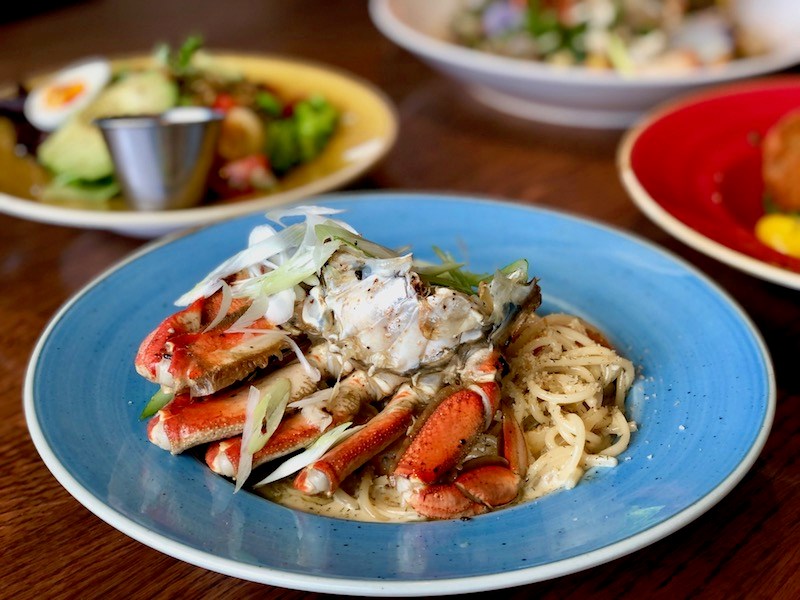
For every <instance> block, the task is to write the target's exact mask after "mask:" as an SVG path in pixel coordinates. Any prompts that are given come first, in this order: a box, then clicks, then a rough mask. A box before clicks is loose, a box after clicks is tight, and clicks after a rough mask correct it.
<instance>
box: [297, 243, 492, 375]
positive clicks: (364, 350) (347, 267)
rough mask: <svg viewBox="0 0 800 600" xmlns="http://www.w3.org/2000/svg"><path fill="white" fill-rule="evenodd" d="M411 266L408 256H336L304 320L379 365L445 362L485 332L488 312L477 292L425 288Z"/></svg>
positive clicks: (396, 367) (347, 351)
mask: <svg viewBox="0 0 800 600" xmlns="http://www.w3.org/2000/svg"><path fill="white" fill-rule="evenodd" d="M411 266H412V261H411V255H407V256H401V257H398V258H394V259H384V260H371V259H364V258H362V257H359V256H354V255H352V254H348V253H338V254H336V255H334V256H333V258H331V260H330V261H329V262H328V264H327V265H326V266H325V267H324V269H323V272H322V284H321V285H319V286H317V287H315V288H313V289H312V290H311V291H310V292H309V294H308V296H307V298H306V299H305V304H304V306H303V314H302V317H303V322H304V323H305V325H306V326H307V327H309V328H310V330H311V332H312V333H314V334H317V335H321V336H322V337H323V338H325V339H327V340H329V341H330V342H331V343H333V344H335V345H336V346H337V347H339V348H340V351H341V352H342V354H344V355H345V356H348V357H351V358H354V359H356V360H359V361H361V362H364V363H365V364H368V365H370V366H371V367H372V368H374V369H387V370H391V371H394V372H396V373H408V372H411V371H415V370H417V369H419V368H420V367H423V366H430V365H435V364H442V363H444V362H446V361H447V360H449V359H450V358H452V357H453V356H454V354H455V352H456V351H457V349H458V348H459V346H460V345H461V344H463V343H466V342H469V341H472V340H475V339H478V338H480V337H481V336H482V335H483V329H484V328H485V327H486V323H485V321H486V317H485V315H484V314H483V313H482V312H481V310H480V309H481V306H480V305H479V303H478V300H477V298H476V297H470V296H467V295H465V294H462V293H460V292H456V291H454V290H451V289H448V288H441V287H440V288H436V289H434V290H433V291H432V293H430V294H428V295H423V294H420V291H421V289H422V283H421V282H420V280H419V277H418V276H417V275H416V273H414V272H413V271H411Z"/></svg>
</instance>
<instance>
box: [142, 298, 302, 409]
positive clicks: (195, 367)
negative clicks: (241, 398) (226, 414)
mask: <svg viewBox="0 0 800 600" xmlns="http://www.w3.org/2000/svg"><path fill="white" fill-rule="evenodd" d="M249 304H250V301H249V300H246V299H241V298H235V299H233V300H232V301H231V303H230V306H229V307H228V310H227V312H226V314H225V316H224V318H222V320H221V321H220V322H219V323H217V324H216V325H215V326H214V327H213V328H211V329H207V328H208V326H209V325H210V324H212V323H213V321H214V319H215V318H216V316H217V313H218V312H219V311H220V309H221V308H222V294H221V292H216V293H215V294H213V295H212V296H210V297H209V298H200V299H198V300H196V301H195V302H194V303H192V304H191V305H190V306H188V307H187V308H185V309H184V310H182V311H179V312H177V313H175V314H173V315H171V316H169V317H167V318H166V319H164V321H163V322H162V323H161V324H160V325H159V326H158V327H157V328H156V329H155V330H153V331H152V332H151V333H150V334H149V335H148V336H147V337H146V338H145V339H144V341H143V342H142V343H141V345H140V346H139V350H138V352H137V353H136V359H135V361H134V363H135V366H136V371H137V372H138V373H139V374H140V375H142V376H143V377H145V378H146V379H148V380H150V381H152V382H154V383H158V384H160V385H163V386H165V387H169V388H172V389H174V390H176V391H177V392H183V391H185V390H187V389H188V391H189V392H190V393H191V395H192V396H207V395H209V394H212V393H214V392H216V391H218V390H221V389H223V388H225V387H227V386H229V385H231V384H233V383H235V382H236V381H239V380H241V379H243V378H244V377H246V376H247V375H249V374H250V373H252V372H253V371H254V370H255V369H259V368H264V367H266V366H267V365H268V364H269V362H270V360H271V358H272V357H273V356H281V354H282V352H283V351H284V350H286V349H287V348H289V347H290V346H291V342H290V341H289V340H288V338H287V336H286V335H285V334H283V332H281V331H280V330H279V329H277V328H276V327H275V326H274V325H272V324H271V323H270V322H269V321H267V320H266V319H264V318H261V319H258V320H257V321H255V322H254V323H253V324H252V325H251V328H253V329H256V330H260V331H261V333H249V332H244V331H238V332H230V331H227V330H228V328H229V327H230V325H231V324H232V323H233V322H234V321H235V320H236V319H238V318H239V317H240V316H241V315H242V314H243V313H244V312H245V311H246V310H247V308H248V306H249ZM265 330H267V333H263V332H264V331H265ZM270 330H271V331H270ZM273 332H274V333H273Z"/></svg>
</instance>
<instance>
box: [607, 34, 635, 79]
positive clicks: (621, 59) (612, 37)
mask: <svg viewBox="0 0 800 600" xmlns="http://www.w3.org/2000/svg"><path fill="white" fill-rule="evenodd" d="M608 60H609V61H610V62H611V65H612V66H613V67H614V68H615V69H616V70H617V72H619V74H620V75H633V74H634V71H635V70H636V65H635V64H634V62H633V59H632V58H631V55H630V53H629V52H628V48H627V47H626V46H625V42H624V41H623V39H622V38H621V37H620V36H619V35H617V34H616V33H610V34H609V36H608Z"/></svg>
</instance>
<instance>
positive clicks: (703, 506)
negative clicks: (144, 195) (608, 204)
mask: <svg viewBox="0 0 800 600" xmlns="http://www.w3.org/2000/svg"><path fill="white" fill-rule="evenodd" d="M376 197H377V198H381V199H383V200H398V199H403V200H405V201H407V200H419V199H429V200H430V199H434V200H437V201H442V200H444V201H453V202H456V203H463V202H473V203H491V204H493V205H498V204H501V205H506V206H508V207H510V208H514V209H516V210H529V211H532V212H539V213H544V214H546V215H550V216H552V217H556V218H558V219H565V220H568V221H573V222H576V223H578V224H583V225H587V224H588V225H590V226H592V227H594V228H597V229H599V230H604V231H606V232H610V233H612V234H613V235H615V236H619V237H621V238H627V239H628V240H632V241H633V242H635V243H636V244H639V245H643V246H646V247H647V248H649V249H650V250H651V251H654V252H655V253H657V254H660V255H663V256H665V257H666V258H668V259H670V260H671V261H673V262H675V263H677V264H678V266H680V267H681V268H683V269H685V270H686V271H688V272H689V273H690V274H691V275H692V276H693V277H695V278H696V279H697V280H699V281H700V282H701V283H703V284H704V285H706V286H707V287H708V288H709V289H710V290H711V291H713V292H714V293H716V294H717V295H718V296H719V297H720V298H721V299H722V300H724V301H725V303H727V304H728V307H729V308H730V309H731V310H732V312H733V313H734V314H735V316H737V317H738V318H739V320H740V321H741V324H742V325H744V327H745V329H746V331H747V333H749V334H750V336H752V341H753V342H754V343H755V346H756V347H757V348H758V350H759V351H760V354H761V356H762V358H763V366H764V371H765V372H764V384H765V385H766V388H767V397H766V398H765V400H766V405H765V406H764V413H763V420H762V422H761V424H760V425H759V427H758V435H757V436H756V437H755V439H754V441H753V443H752V445H751V447H750V448H749V450H748V451H747V453H746V455H745V456H744V458H743V459H742V460H741V462H740V463H739V464H738V465H737V466H736V468H735V469H733V470H732V471H731V472H730V473H729V474H728V475H727V477H726V478H724V479H723V480H722V481H721V482H720V483H719V485H717V487H716V488H714V489H713V490H711V491H710V492H709V493H707V494H706V495H705V496H703V497H701V498H699V499H698V500H697V501H696V502H695V503H694V504H692V505H690V506H688V507H687V508H686V509H684V510H682V511H680V512H678V513H676V514H674V515H673V516H671V517H669V518H667V519H666V520H665V521H663V522H661V523H659V524H657V525H655V526H652V527H649V528H647V529H645V530H643V531H640V532H638V533H635V534H633V535H631V536H630V537H627V538H624V539H622V540H620V541H618V542H615V543H612V544H610V545H608V546H604V547H601V548H599V549H597V550H594V551H591V552H587V553H584V554H581V555H579V556H575V557H571V558H567V559H564V560H559V561H555V562H551V563H547V564H543V565H538V566H534V567H529V568H523V569H519V570H515V571H512V572H502V573H493V574H484V575H475V576H466V577H458V578H448V579H437V580H436V581H431V580H429V579H424V580H403V581H397V580H391V581H389V580H387V581H381V580H350V579H343V578H338V577H325V576H317V575H305V574H298V573H288V572H285V571H282V570H279V569H273V568H269V567H262V566H253V565H246V564H242V563H240V562H238V561H235V560H230V559H224V558H220V557H218V556H216V555H213V554H210V553H207V552H203V551H200V550H198V549H197V548H194V547H192V546H189V545H186V544H182V543H176V542H174V541H172V540H170V539H168V538H167V537H165V536H164V535H162V534H159V533H155V532H153V531H151V530H150V529H148V528H146V527H143V526H141V525H139V524H138V523H136V522H134V521H132V520H130V519H128V518H127V517H124V516H121V515H120V514H119V513H118V512H117V511H115V510H114V509H112V508H110V507H109V506H108V505H107V504H106V503H104V502H103V501H102V500H101V499H99V498H97V497H95V496H94V495H93V494H91V493H90V492H89V491H88V490H86V489H85V488H84V487H83V486H82V485H81V484H79V483H78V481H77V480H76V479H75V478H74V477H73V476H72V475H71V474H70V472H69V471H68V469H67V468H65V466H64V465H63V464H61V462H60V461H59V460H58V459H57V458H56V456H55V453H54V452H53V450H52V449H51V448H50V447H49V446H48V444H47V442H46V441H45V437H44V434H43V431H42V429H41V426H40V424H39V422H38V420H37V415H36V407H35V404H34V398H33V385H34V381H33V380H34V372H35V370H36V365H37V360H38V358H39V355H40V353H41V351H42V349H43V348H44V346H45V344H46V343H47V340H48V337H49V335H50V333H51V331H52V330H53V328H54V327H55V326H56V325H57V324H58V322H59V321H60V319H62V318H63V317H64V315H66V314H67V313H68V312H69V310H70V308H71V307H72V306H73V305H74V304H75V303H76V302H78V301H79V300H80V299H81V298H82V297H83V296H84V295H85V294H86V293H87V292H89V291H90V290H91V289H92V288H94V287H95V286H96V285H97V284H98V283H100V282H102V281H103V280H104V279H105V278H107V277H108V276H109V275H111V274H112V273H114V272H115V271H117V270H119V269H120V268H122V267H124V266H125V265H127V264H129V263H131V262H133V261H135V260H136V259H137V258H139V257H140V256H142V255H145V254H147V253H149V252H152V251H153V250H155V249H157V248H159V247H161V246H165V245H167V244H169V243H171V242H172V241H174V240H176V239H179V238H181V237H183V235H186V234H178V235H173V236H169V237H168V238H165V239H162V240H158V241H155V242H152V243H150V244H148V245H146V246H145V247H143V248H141V249H140V250H138V251H137V252H135V253H133V254H132V255H130V256H129V257H127V258H125V259H123V260H122V261H121V262H119V263H117V264H116V265H114V266H112V267H110V268H109V269H108V270H106V271H105V272H103V273H102V274H100V275H99V276H98V277H96V278H95V279H94V280H93V281H91V282H90V283H89V284H87V285H86V286H85V287H84V288H83V289H82V290H80V291H79V292H77V293H76V294H75V295H74V296H73V297H72V298H71V299H70V300H69V301H68V302H67V303H66V304H65V305H64V306H63V307H62V308H61V309H60V310H59V311H58V313H57V314H56V315H55V316H54V317H53V318H52V319H51V321H50V322H49V323H48V325H47V327H46V328H45V330H44V331H43V333H42V335H41V336H40V338H39V341H38V342H37V344H36V347H35V348H34V350H33V353H32V355H31V361H30V364H29V367H28V370H27V372H26V376H25V384H24V393H23V394H24V408H25V415H26V421H27V425H28V429H29V432H30V434H31V437H32V439H33V441H34V444H35V446H36V448H37V450H38V452H39V453H40V455H41V456H42V459H43V461H44V462H45V464H46V466H47V467H48V468H49V469H50V471H51V472H52V473H53V475H54V476H55V477H56V479H57V480H58V481H59V482H60V483H61V484H62V485H63V486H64V487H65V489H67V491H68V492H69V493H70V494H72V495H73V496H74V497H75V498H76V499H77V500H78V501H79V502H80V503H81V504H83V505H84V506H85V507H86V508H88V509H89V510H90V511H91V512H92V513H94V514H95V515H96V516H98V517H100V518H101V519H102V520H104V521H106V522H107V523H108V524H110V525H111V526H113V527H115V528H116V529H118V530H120V531H121V532H123V533H125V534H126V535H128V536H130V537H132V538H134V539H136V540H138V541H140V542H142V543H144V544H146V545H148V546H150V547H152V548H154V549H156V550H159V551H160V552H163V553H165V554H168V555H170V556H173V557H175V558H177V559H179V560H183V561H185V562H188V563H191V564H194V565H196V566H200V567H203V568H206V569H209V570H212V571H216V572H220V573H224V574H227V575H231V576H234V577H238V578H241V579H246V580H251V581H256V582H261V583H267V584H270V585H276V586H281V587H286V588H292V589H298V590H307V591H318V592H327V593H334V594H357V595H372V596H421V595H432V594H439V595H447V594H455V593H464V592H476V591H486V590H493V589H500V588H507V587H512V586H516V585H522V584H526V583H533V582H537V581H542V580H546V579H551V578H554V577H558V576H562V575H567V574H569V573H573V572H576V571H580V570H583V569H586V568H589V567H592V566H596V565H599V564H602V563H605V562H608V561H611V560H614V559H616V558H619V557H621V556H624V555H626V554H629V553H631V552H634V551H636V550H638V549H640V548H643V547H645V546H647V545H650V544H652V543H654V542H656V541H658V540H660V539H662V538H663V537H665V536H667V535H669V534H670V533H673V532H675V531H676V530H678V529H680V528H681V527H683V526H685V525H686V524H688V523H690V522H691V521H693V520H694V519H696V518H697V517H699V516H700V515H702V514H703V513H704V512H706V511H707V510H708V509H709V508H711V507H712V506H714V505H715V504H716V503H717V502H719V501H720V500H721V499H722V498H723V497H724V496H725V495H727V493H729V492H730V490H731V489H733V487H735V485H736V484H738V482H739V481H740V480H741V479H742V477H743V476H744V475H745V474H746V473H747V471H748V470H749V469H750V467H751V466H752V464H753V463H754V462H755V460H756V458H757V457H758V455H759V454H760V452H761V449H762V448H763V446H764V443H765V442H766V439H767V437H768V434H769V430H770V427H771V425H772V421H773V418H774V412H775V403H776V392H775V380H774V372H773V367H772V363H771V359H770V356H769V352H768V350H767V348H766V346H765V344H764V342H763V339H762V337H761V335H760V333H759V331H758V330H757V328H756V327H755V326H754V325H753V323H752V322H751V320H750V318H749V317H748V316H747V314H746V313H745V312H744V310H743V309H742V308H741V307H740V306H739V305H738V303H736V301H734V300H733V299H732V298H731V297H730V296H728V294H727V293H726V292H725V291H724V290H722V289H721V288H720V287H719V286H717V285H716V284H715V283H714V282H713V281H711V280H710V279H708V278H707V277H706V276H705V275H704V274H702V273H701V272H699V271H698V270H697V269H695V268H694V267H693V266H691V265H690V264H688V263H686V262H685V261H683V260H682V259H680V258H678V257H676V256H674V255H672V254H671V253H670V252H668V251H666V250H664V249H662V248H660V247H658V246H655V245H654V244H652V243H651V242H649V241H647V240H644V239H642V238H640V237H638V236H636V235H635V234H630V233H628V232H624V231H620V230H618V229H616V228H614V227H611V226H608V225H606V224H603V223H598V222H596V221H593V220H591V219H587V218H584V217H578V216H575V215H571V214H568V213H565V212H563V211H557V210H553V209H546V208H540V207H528V206H523V205H520V204H516V203H513V202H509V201H503V200H497V199H494V198H489V197H480V196H467V195H463V194H458V195H456V194H442V193H439V192H392V191H388V192H349V193H337V194H326V195H322V196H317V197H314V198H312V199H307V200H305V201H304V202H300V203H312V202H329V201H336V200H348V201H368V200H370V199H371V198H376ZM295 204H298V203H295ZM239 218H242V217H239ZM191 233H192V232H187V234H188V235H191Z"/></svg>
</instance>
